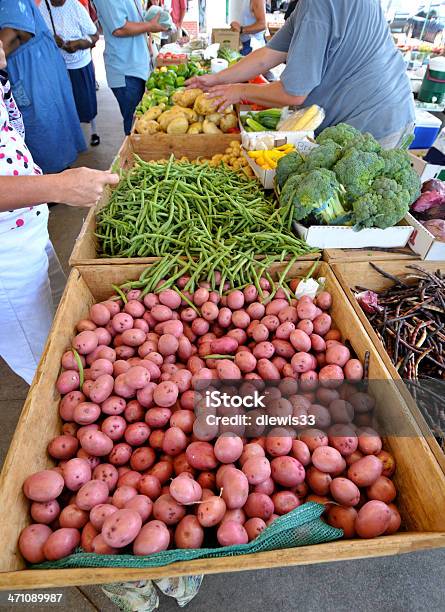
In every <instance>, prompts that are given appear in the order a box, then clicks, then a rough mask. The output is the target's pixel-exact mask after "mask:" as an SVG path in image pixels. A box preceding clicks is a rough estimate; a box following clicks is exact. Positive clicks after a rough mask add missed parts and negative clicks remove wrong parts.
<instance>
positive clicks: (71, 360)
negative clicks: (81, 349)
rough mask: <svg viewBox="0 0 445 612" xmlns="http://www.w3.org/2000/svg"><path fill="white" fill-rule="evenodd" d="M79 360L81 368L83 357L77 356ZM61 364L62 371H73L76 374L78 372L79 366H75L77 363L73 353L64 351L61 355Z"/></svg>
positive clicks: (83, 362) (83, 361) (83, 363)
mask: <svg viewBox="0 0 445 612" xmlns="http://www.w3.org/2000/svg"><path fill="white" fill-rule="evenodd" d="M79 358H80V361H81V363H82V366H83V367H85V357H83V355H79ZM61 364H62V368H63V369H64V370H75V371H76V372H78V371H79V366H78V365H77V361H76V358H75V357H74V353H73V351H66V352H65V353H64V354H63V355H62V360H61Z"/></svg>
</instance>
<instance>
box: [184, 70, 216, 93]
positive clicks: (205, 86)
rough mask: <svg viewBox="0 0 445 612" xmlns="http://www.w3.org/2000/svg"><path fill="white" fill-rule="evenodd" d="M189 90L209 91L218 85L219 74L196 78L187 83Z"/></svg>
mask: <svg viewBox="0 0 445 612" xmlns="http://www.w3.org/2000/svg"><path fill="white" fill-rule="evenodd" d="M185 85H186V87H187V89H192V88H196V87H197V88H198V89H202V90H203V91H208V90H209V89H210V88H211V87H214V86H215V85H218V75H217V74H203V75H202V76H194V77H192V78H191V79H188V80H187V81H186V82H185Z"/></svg>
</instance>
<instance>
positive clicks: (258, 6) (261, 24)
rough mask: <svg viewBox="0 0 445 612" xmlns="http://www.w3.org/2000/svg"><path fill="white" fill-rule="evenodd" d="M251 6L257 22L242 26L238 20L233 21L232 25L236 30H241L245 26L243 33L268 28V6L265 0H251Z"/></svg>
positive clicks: (254, 32) (255, 32) (253, 32)
mask: <svg viewBox="0 0 445 612" xmlns="http://www.w3.org/2000/svg"><path fill="white" fill-rule="evenodd" d="M250 7H251V10H252V13H253V16H254V17H255V22H254V23H252V24H251V25H248V26H241V24H240V23H239V22H238V21H232V23H231V24H230V27H231V28H232V30H234V31H235V32H240V31H241V27H242V28H243V32H242V33H243V34H257V33H258V32H262V31H263V30H265V29H266V6H265V3H264V0H251V3H250Z"/></svg>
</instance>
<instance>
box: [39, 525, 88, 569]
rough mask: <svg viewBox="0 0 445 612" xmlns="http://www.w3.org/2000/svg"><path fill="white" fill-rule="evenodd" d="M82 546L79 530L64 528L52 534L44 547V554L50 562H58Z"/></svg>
mask: <svg viewBox="0 0 445 612" xmlns="http://www.w3.org/2000/svg"><path fill="white" fill-rule="evenodd" d="M79 544H80V532H79V530H78V529H73V528H70V527H62V528H61V529H57V530H56V531H53V533H51V534H50V536H49V537H48V539H47V540H46V541H45V543H44V545H43V554H44V555H45V558H46V559H47V560H48V561H57V559H62V558H63V557H67V556H68V555H70V554H71V553H72V552H74V549H75V548H76V547H77V546H79Z"/></svg>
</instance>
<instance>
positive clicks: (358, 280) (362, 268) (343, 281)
mask: <svg viewBox="0 0 445 612" xmlns="http://www.w3.org/2000/svg"><path fill="white" fill-rule="evenodd" d="M411 264H415V265H419V266H421V267H423V268H424V269H425V270H428V271H430V272H434V271H435V270H438V269H439V270H441V271H442V272H444V271H445V262H438V261H423V260H415V261H412V262H411V261H385V262H383V261H380V262H379V263H378V266H379V268H381V269H382V270H384V271H386V272H389V273H390V274H392V275H395V276H398V275H400V274H401V275H404V274H406V273H409V272H414V271H413V270H410V269H409V268H408V267H407V266H409V265H411ZM332 270H333V272H334V274H335V276H336V277H337V279H338V281H339V283H340V285H341V287H342V289H343V290H344V292H345V293H346V297H347V298H348V300H349V302H350V303H351V305H352V307H353V309H354V312H355V314H356V316H357V317H358V319H359V320H360V322H361V324H362V325H363V328H364V330H365V332H366V333H367V334H368V336H369V339H370V342H371V343H372V344H373V345H374V346H375V348H376V349H377V351H378V353H379V355H380V358H381V359H382V361H383V363H384V365H385V367H386V369H387V370H388V372H389V375H390V377H391V378H392V379H393V380H394V381H397V382H396V385H397V388H398V390H399V392H400V393H401V394H402V396H403V399H404V401H405V403H406V404H407V405H408V407H409V409H410V411H411V413H412V414H413V416H414V418H415V420H416V422H417V424H418V425H419V427H420V429H421V431H422V433H423V435H424V436H425V438H426V439H427V441H428V444H429V446H430V448H431V450H432V452H433V454H434V456H435V457H436V459H437V461H438V462H439V464H440V466H441V468H442V470H443V472H444V473H445V454H444V452H443V450H442V449H441V448H440V446H439V444H438V443H437V440H436V439H435V438H434V436H432V434H431V430H430V428H429V427H428V424H427V423H426V421H425V418H424V416H423V415H422V413H421V412H420V410H419V408H418V406H417V404H416V402H415V401H414V400H413V398H412V396H411V394H410V392H409V391H408V389H407V387H406V385H405V384H404V383H403V381H402V378H401V377H400V374H399V373H398V371H397V370H396V368H395V366H394V364H393V363H392V361H391V359H390V357H389V355H388V353H387V352H386V349H385V347H384V346H383V344H382V342H381V340H380V338H379V337H378V336H377V334H376V333H375V331H374V329H373V327H372V324H371V323H370V322H369V320H368V318H367V316H366V314H365V313H364V312H363V310H362V308H361V306H360V305H359V304H358V302H357V300H356V299H355V297H354V293H353V291H354V289H355V287H356V286H363V287H366V288H367V289H370V290H372V291H382V290H384V289H387V288H388V287H391V286H392V285H393V282H392V281H391V280H389V279H388V278H385V277H384V276H382V275H381V274H379V273H378V272H377V271H376V270H374V269H373V268H372V267H371V266H370V265H369V263H368V262H355V263H338V264H334V265H332Z"/></svg>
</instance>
